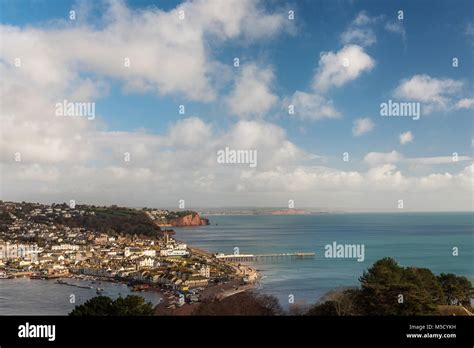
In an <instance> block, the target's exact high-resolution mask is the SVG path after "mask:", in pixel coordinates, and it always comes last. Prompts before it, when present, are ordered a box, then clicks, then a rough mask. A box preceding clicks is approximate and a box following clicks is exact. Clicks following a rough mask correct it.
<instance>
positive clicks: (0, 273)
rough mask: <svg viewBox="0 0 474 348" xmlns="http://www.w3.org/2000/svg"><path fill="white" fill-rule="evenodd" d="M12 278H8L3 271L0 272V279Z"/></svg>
mask: <svg viewBox="0 0 474 348" xmlns="http://www.w3.org/2000/svg"><path fill="white" fill-rule="evenodd" d="M10 278H13V276H10V275H8V274H7V272H5V271H0V279H10Z"/></svg>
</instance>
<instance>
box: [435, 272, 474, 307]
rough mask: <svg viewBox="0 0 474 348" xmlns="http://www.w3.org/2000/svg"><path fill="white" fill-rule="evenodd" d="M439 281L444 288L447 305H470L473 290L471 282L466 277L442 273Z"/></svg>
mask: <svg viewBox="0 0 474 348" xmlns="http://www.w3.org/2000/svg"><path fill="white" fill-rule="evenodd" d="M438 281H439V283H440V285H441V287H442V288H443V291H444V295H445V303H446V304H456V303H461V304H464V305H468V304H469V302H470V299H471V297H472V295H473V289H472V284H471V282H470V281H469V280H468V279H467V278H466V277H461V276H457V275H455V274H452V273H448V274H445V273H441V274H440V275H439V276H438Z"/></svg>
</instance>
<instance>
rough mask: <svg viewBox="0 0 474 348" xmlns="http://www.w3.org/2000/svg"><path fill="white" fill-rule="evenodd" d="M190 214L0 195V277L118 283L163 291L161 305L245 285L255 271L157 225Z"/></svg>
mask: <svg viewBox="0 0 474 348" xmlns="http://www.w3.org/2000/svg"><path fill="white" fill-rule="evenodd" d="M188 217H189V219H188ZM196 219H198V220H197V224H201V221H200V220H199V219H202V218H200V217H199V214H197V213H195V212H189V211H185V212H170V211H168V210H155V209H148V208H143V209H141V210H138V209H130V208H119V207H116V206H112V207H95V206H88V205H77V206H76V205H75V204H70V205H68V204H52V205H45V204H39V203H24V202H23V203H14V202H2V201H0V278H3V279H7V278H13V277H30V278H32V279H56V281H57V282H59V283H62V284H67V282H66V281H65V280H64V278H69V277H73V278H79V279H86V280H101V281H111V282H122V283H126V284H128V285H130V286H132V287H133V289H134V290H141V291H143V290H157V291H161V292H163V293H165V294H166V295H167V297H166V299H167V301H165V302H166V307H167V308H168V309H174V308H176V307H180V306H183V305H184V304H186V303H191V304H192V303H195V302H199V301H200V300H201V299H202V298H203V297H206V296H214V297H216V296H220V297H223V296H226V294H227V293H229V295H230V294H234V293H236V292H238V291H244V290H245V289H247V287H248V286H249V285H251V284H252V283H253V282H254V281H255V280H256V278H257V273H256V272H255V270H253V269H252V268H250V267H249V266H244V265H240V264H235V263H231V262H228V261H226V260H222V259H220V258H218V257H216V255H212V254H209V253H207V252H206V251H203V250H199V249H197V248H192V247H190V246H188V245H186V244H185V243H183V242H180V241H178V240H176V239H174V238H173V237H172V235H173V234H174V231H173V230H171V229H162V227H160V226H177V225H178V226H179V221H185V222H186V221H195V220H196ZM177 221H178V222H177ZM203 221H204V222H203V224H206V223H208V222H207V220H206V219H203ZM226 284H227V285H226ZM223 285H226V286H223ZM100 290H101V289H100V288H98V289H97V293H98V294H100Z"/></svg>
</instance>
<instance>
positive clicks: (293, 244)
mask: <svg viewBox="0 0 474 348" xmlns="http://www.w3.org/2000/svg"><path fill="white" fill-rule="evenodd" d="M208 218H210V221H211V225H209V226H202V227H197V228H179V229H175V230H176V232H177V233H176V236H175V237H176V238H177V239H180V240H183V241H186V242H187V243H188V244H190V245H194V246H197V247H200V248H203V249H206V250H208V251H211V252H223V253H225V254H231V253H233V252H234V248H235V247H238V248H239V252H240V253H241V254H248V253H249V254H264V253H283V252H296V251H304V252H315V253H316V256H315V258H314V259H280V260H271V261H268V262H267V261H259V262H258V263H255V264H254V265H255V267H256V268H257V269H258V270H260V271H261V273H262V275H263V279H262V280H261V282H260V284H261V291H262V292H264V293H270V294H273V295H275V296H276V297H278V299H279V300H280V302H281V303H282V304H283V305H284V306H285V305H286V304H288V299H289V295H293V296H294V298H295V301H298V302H304V303H314V302H315V301H316V300H317V299H318V298H320V297H321V296H322V295H323V294H324V293H325V292H327V291H328V290H330V289H332V288H334V287H338V286H354V285H357V284H358V278H359V276H360V275H361V274H362V272H363V271H364V270H365V269H367V268H368V267H370V266H371V265H372V264H373V263H374V262H375V261H376V260H378V259H380V258H382V257H386V256H390V257H393V258H395V259H396V260H397V261H398V262H399V264H400V265H402V266H417V267H426V268H429V269H431V270H432V271H433V272H434V273H436V274H439V273H441V272H444V273H448V272H450V273H455V274H459V275H464V276H467V277H468V278H469V279H470V280H471V281H474V265H473V256H474V248H473V247H474V242H473V232H474V230H473V226H474V225H473V221H474V214H473V213H387V214H385V213H377V214H355V213H354V214H352V213H351V214H322V215H299V216H275V215H253V216H222V215H220V216H209V217H208ZM333 242H337V243H342V244H364V246H365V260H364V261H363V262H357V261H356V260H355V259H334V258H333V259H330V258H325V257H324V246H325V245H326V244H332V243H333ZM454 247H457V248H458V250H459V255H458V256H453V248H454Z"/></svg>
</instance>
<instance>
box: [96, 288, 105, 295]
mask: <svg viewBox="0 0 474 348" xmlns="http://www.w3.org/2000/svg"><path fill="white" fill-rule="evenodd" d="M102 291H104V289H102V288H97V290H96V291H95V293H96V294H97V295H100V294H101V293H102Z"/></svg>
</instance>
